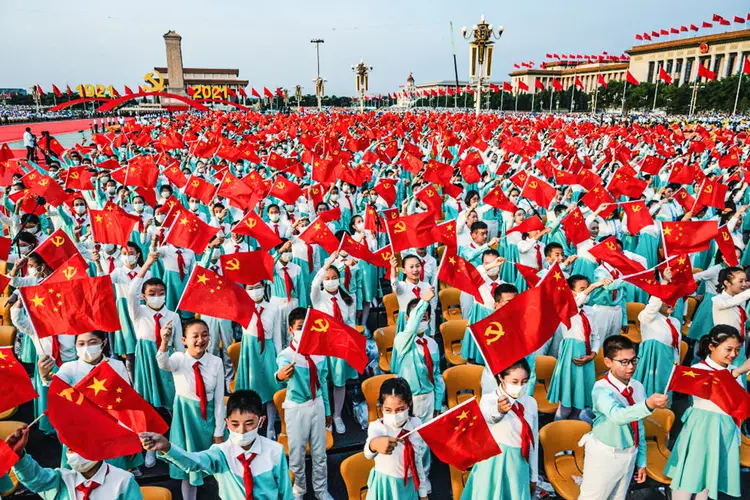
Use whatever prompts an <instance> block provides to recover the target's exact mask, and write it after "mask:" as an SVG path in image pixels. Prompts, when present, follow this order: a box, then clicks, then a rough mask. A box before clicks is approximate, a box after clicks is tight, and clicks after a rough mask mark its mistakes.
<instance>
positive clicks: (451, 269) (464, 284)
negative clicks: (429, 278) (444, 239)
mask: <svg viewBox="0 0 750 500" xmlns="http://www.w3.org/2000/svg"><path fill="white" fill-rule="evenodd" d="M437 274H438V276H437V277H438V279H439V280H441V281H444V282H446V283H448V284H449V285H451V286H454V287H456V288H458V289H459V290H461V291H462V292H465V293H467V294H469V295H471V296H473V297H474V298H475V299H476V300H477V301H479V302H483V299H482V294H481V293H479V288H480V287H481V286H482V285H484V278H482V275H481V274H479V271H478V270H477V268H476V267H474V265H473V264H471V263H470V262H467V261H466V259H464V258H463V257H459V256H458V253H457V252H456V249H455V248H452V247H447V248H446V250H445V254H444V255H443V259H442V260H441V261H440V266H438V273H437Z"/></svg>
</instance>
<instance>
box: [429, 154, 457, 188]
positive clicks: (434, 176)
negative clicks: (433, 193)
mask: <svg viewBox="0 0 750 500" xmlns="http://www.w3.org/2000/svg"><path fill="white" fill-rule="evenodd" d="M451 177H453V167H452V166H450V165H448V164H447V163H442V162H439V161H437V160H430V161H429V162H428V163H427V167H426V168H425V171H424V180H426V181H427V182H432V183H433V184H438V185H440V186H446V185H448V184H450V183H451Z"/></svg>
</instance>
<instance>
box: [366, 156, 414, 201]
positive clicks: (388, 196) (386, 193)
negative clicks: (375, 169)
mask: <svg viewBox="0 0 750 500" xmlns="http://www.w3.org/2000/svg"><path fill="white" fill-rule="evenodd" d="M420 165H421V162H420ZM396 184H398V181H397V180H396V179H380V180H379V181H378V183H377V184H375V187H373V189H374V190H375V192H376V193H377V194H378V195H379V196H380V197H381V198H383V201H385V203H386V205H388V206H389V207H390V206H391V205H393V204H394V203H396Z"/></svg>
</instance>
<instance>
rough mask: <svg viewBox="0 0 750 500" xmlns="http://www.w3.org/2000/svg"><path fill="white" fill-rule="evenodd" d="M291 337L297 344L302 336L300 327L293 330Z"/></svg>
mask: <svg viewBox="0 0 750 500" xmlns="http://www.w3.org/2000/svg"><path fill="white" fill-rule="evenodd" d="M292 338H294V343H295V344H297V345H299V341H300V339H301V338H302V329H299V330H294V333H293V334H292Z"/></svg>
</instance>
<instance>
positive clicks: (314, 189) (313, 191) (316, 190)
mask: <svg viewBox="0 0 750 500" xmlns="http://www.w3.org/2000/svg"><path fill="white" fill-rule="evenodd" d="M319 192H320V191H318V188H313V190H312V193H313V194H318V193H319Z"/></svg>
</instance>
